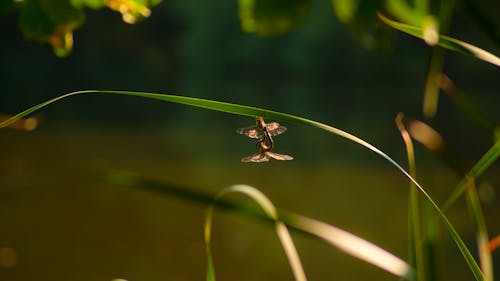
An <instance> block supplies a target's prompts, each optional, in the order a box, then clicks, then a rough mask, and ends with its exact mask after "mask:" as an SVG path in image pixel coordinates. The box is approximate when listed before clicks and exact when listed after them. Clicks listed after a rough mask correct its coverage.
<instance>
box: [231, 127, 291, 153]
mask: <svg viewBox="0 0 500 281" xmlns="http://www.w3.org/2000/svg"><path fill="white" fill-rule="evenodd" d="M256 123H257V124H256V125H255V126H250V127H245V128H240V129H238V130H237V132H238V133H239V134H244V135H246V136H248V137H250V138H256V139H259V141H258V142H257V150H258V151H259V152H258V153H256V154H253V155H250V156H247V157H243V158H242V159H241V161H242V162H266V161H269V159H271V158H273V159H276V160H292V159H293V157H292V156H290V155H286V154H279V153H275V152H272V150H273V148H274V141H273V138H272V136H276V135H279V134H282V133H284V132H285V131H286V127H284V126H281V125H280V124H278V123H276V122H273V123H269V124H266V123H265V122H264V118H262V117H257V118H256Z"/></svg>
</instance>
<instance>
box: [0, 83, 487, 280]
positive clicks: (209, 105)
mask: <svg viewBox="0 0 500 281" xmlns="http://www.w3.org/2000/svg"><path fill="white" fill-rule="evenodd" d="M78 94H116V95H128V96H138V97H144V98H150V99H157V100H163V101H169V102H174V103H179V104H185V105H189V106H194V107H199V108H205V109H209V110H215V111H221V112H226V113H231V114H237V115H244V116H252V117H258V116H260V117H263V118H267V119H275V120H282V121H288V122H292V123H296V124H303V125H308V126H313V127H316V128H319V129H322V130H324V131H327V132H330V133H332V134H334V135H337V136H340V137H343V138H345V139H348V140H350V141H352V142H355V143H357V144H359V145H361V146H364V147H365V148H367V149H369V150H371V151H373V152H375V153H376V154H378V155H379V156H381V157H382V158H384V159H385V160H387V161H388V162H389V163H390V164H391V165H393V166H394V167H396V168H397V169H398V170H399V171H400V172H401V173H402V174H403V175H404V176H405V177H407V178H408V179H409V180H410V181H411V182H413V183H414V184H415V186H416V187H417V188H418V189H419V190H420V192H421V193H422V194H423V195H424V197H425V198H426V199H427V200H428V201H429V203H430V204H431V206H432V208H433V209H434V210H435V211H436V212H437V213H438V214H439V216H440V217H441V219H442V221H443V222H444V224H445V226H446V227H447V229H448V231H449V232H450V235H451V236H452V238H453V240H454V241H455V243H456V244H457V247H458V248H459V250H460V252H461V253H462V255H463V257H464V259H465V260H466V262H467V264H468V266H469V268H470V269H471V271H472V273H473V274H474V276H475V278H476V280H484V276H483V274H482V272H481V269H480V268H479V266H478V264H477V262H476V261H475V260H474V258H473V256H472V254H471V253H470V251H469V250H468V248H467V247H466V246H465V244H464V242H463V241H462V239H461V238H460V236H459V235H458V233H457V232H456V230H455V228H454V227H453V225H452V224H451V222H450V221H449V220H448V218H447V217H446V215H445V214H444V213H443V211H442V210H441V209H440V208H439V206H438V205H437V204H436V202H435V201H434V200H433V199H432V197H431V196H430V195H429V194H428V193H427V191H425V189H424V188H423V187H422V186H421V185H420V184H419V183H418V182H417V181H416V180H415V179H414V178H413V177H412V176H411V175H410V174H409V173H408V172H407V171H406V170H405V169H403V167H401V166H400V165H399V164H398V163H397V162H396V161H394V160H393V159H392V158H391V157H389V155H387V154H386V153H384V152H383V151H381V150H380V149H378V148H377V147H375V146H373V145H372V144H370V143H368V142H366V141H365V140H363V139H360V138H358V137H356V136H354V135H352V134H350V133H348V132H345V131H343V130H340V129H338V128H335V127H332V126H329V125H326V124H323V123H320V122H316V121H313V120H309V119H306V118H303V117H298V116H295V115H291V114H286V113H281V112H276V111H271V110H267V109H262V108H257V107H251V106H246V105H239V104H232V103H226V102H220V101H213V100H206V99H199V98H192V97H183V96H176V95H167V94H154V93H145V92H132V91H112V90H86V91H78V92H72V93H68V94H65V95H62V96H59V97H56V98H54V99H51V100H48V101H46V102H43V103H40V104H38V105H35V106H33V107H31V108H28V109H27V110H25V111H23V112H21V113H19V114H17V115H15V116H13V117H11V118H9V119H7V120H5V121H3V122H1V123H0V128H2V127H5V126H8V125H9V124H11V123H13V122H15V121H16V120H18V119H19V118H22V117H25V116H26V115H28V114H30V113H33V112H34V111H36V110H38V109H41V108H43V107H45V106H47V105H49V104H51V103H54V102H56V101H58V100H61V99H63V98H66V97H70V96H74V95H78Z"/></svg>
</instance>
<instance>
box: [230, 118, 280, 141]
mask: <svg viewBox="0 0 500 281" xmlns="http://www.w3.org/2000/svg"><path fill="white" fill-rule="evenodd" d="M265 129H266V130H267V131H268V132H269V135H271V136H277V135H281V134H283V133H284V132H286V127H285V126H281V125H280V124H279V123H276V122H272V123H268V124H266V122H264V118H262V117H257V118H256V124H255V125H254V126H249V127H244V128H239V129H238V130H236V132H237V133H238V134H241V135H246V136H247V137H249V138H252V139H262V138H264V130H265Z"/></svg>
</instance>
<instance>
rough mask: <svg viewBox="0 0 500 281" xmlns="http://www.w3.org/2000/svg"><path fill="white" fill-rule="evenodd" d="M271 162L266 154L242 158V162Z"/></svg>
mask: <svg viewBox="0 0 500 281" xmlns="http://www.w3.org/2000/svg"><path fill="white" fill-rule="evenodd" d="M266 161H269V156H268V155H267V154H264V153H257V154H254V155H250V156H247V157H243V158H241V162H266Z"/></svg>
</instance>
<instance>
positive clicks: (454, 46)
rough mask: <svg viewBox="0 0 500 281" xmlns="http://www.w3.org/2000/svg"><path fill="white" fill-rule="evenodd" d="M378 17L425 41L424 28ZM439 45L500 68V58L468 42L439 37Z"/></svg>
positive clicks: (381, 16)
mask: <svg viewBox="0 0 500 281" xmlns="http://www.w3.org/2000/svg"><path fill="white" fill-rule="evenodd" d="M378 16H379V18H380V19H381V20H382V21H383V22H385V23H386V24H388V25H389V26H391V27H393V28H395V29H397V30H399V31H402V32H405V33H407V34H410V35H412V36H415V37H418V38H420V39H424V32H423V30H422V28H420V27H416V26H412V25H408V24H404V23H400V22H396V21H393V20H390V19H388V18H387V17H385V16H383V15H382V14H378ZM437 44H438V45H439V46H441V47H443V48H446V49H449V50H452V51H455V52H458V53H462V54H466V55H471V56H473V57H476V58H478V59H481V60H484V61H486V62H489V63H491V64H494V65H496V66H500V58H498V57H497V56H495V55H493V54H492V53H490V52H487V51H485V50H483V49H481V48H478V47H476V46H474V45H471V44H469V43H466V42H463V41H460V40H457V39H454V38H451V37H448V36H444V35H439V41H438V43H437Z"/></svg>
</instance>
